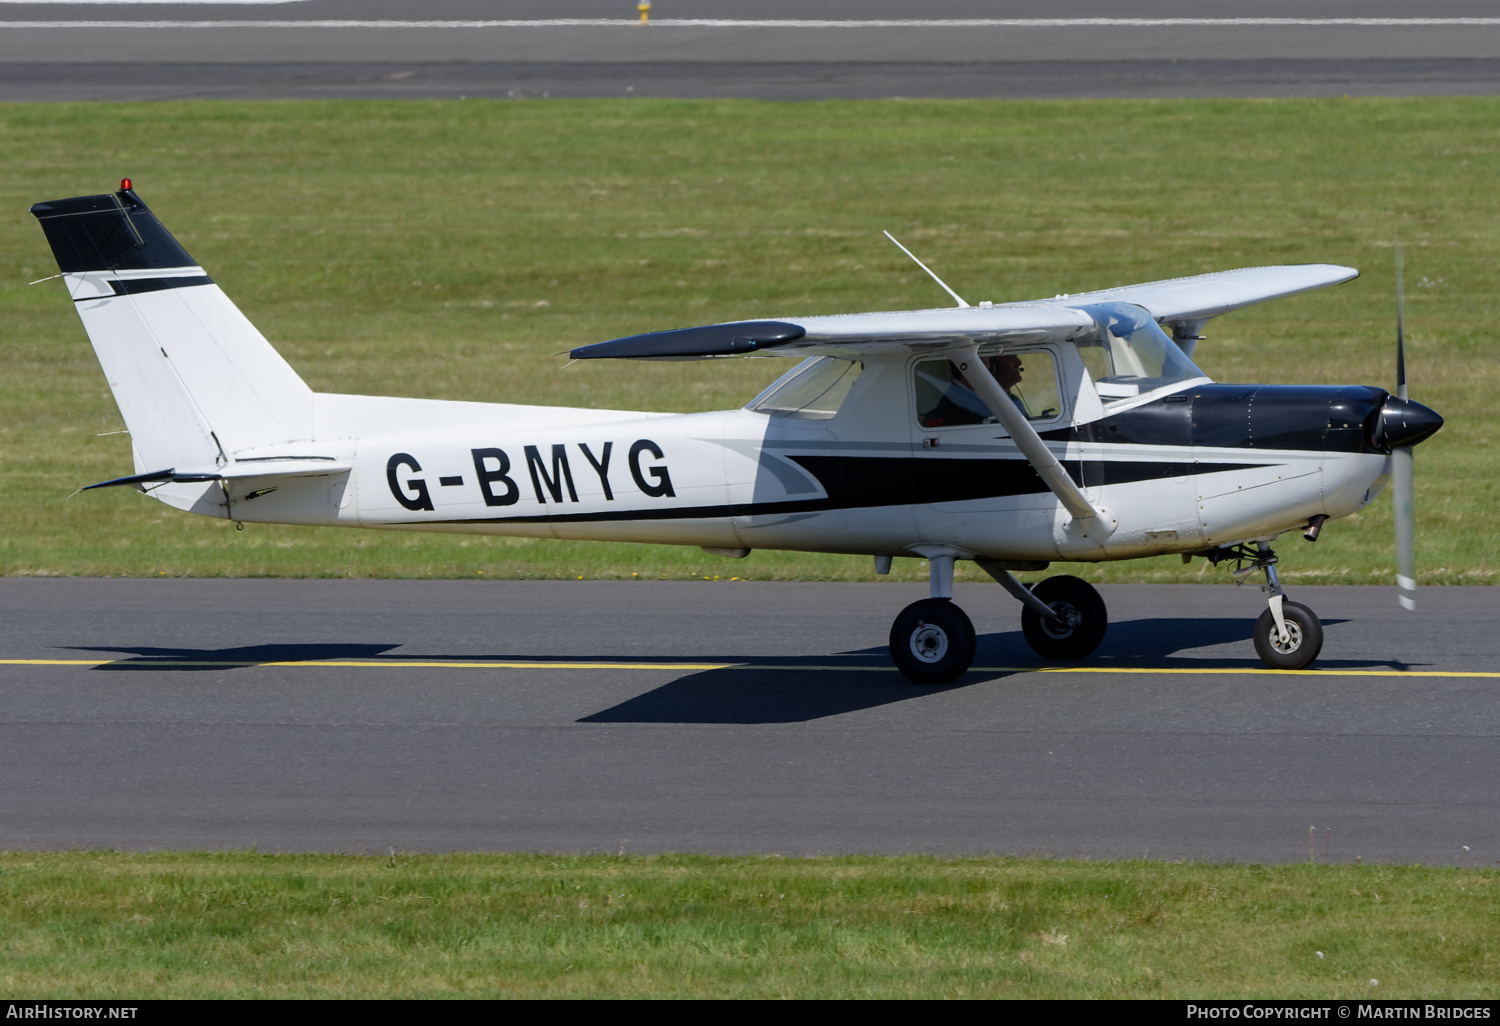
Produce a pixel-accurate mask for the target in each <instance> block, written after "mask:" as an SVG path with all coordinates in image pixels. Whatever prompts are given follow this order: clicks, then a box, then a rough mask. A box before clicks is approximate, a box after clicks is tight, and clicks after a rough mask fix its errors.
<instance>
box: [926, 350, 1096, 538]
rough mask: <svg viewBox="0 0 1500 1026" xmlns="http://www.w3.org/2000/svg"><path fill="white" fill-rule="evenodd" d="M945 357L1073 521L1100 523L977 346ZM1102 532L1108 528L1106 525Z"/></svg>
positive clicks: (1091, 504)
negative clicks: (982, 357) (985, 361)
mask: <svg viewBox="0 0 1500 1026" xmlns="http://www.w3.org/2000/svg"><path fill="white" fill-rule="evenodd" d="M948 358H949V359H951V360H952V361H953V362H954V363H955V364H957V365H958V369H959V371H960V372H962V373H963V375H964V377H965V378H967V379H968V381H969V384H970V385H971V386H973V388H974V391H975V392H976V393H977V394H978V395H979V398H981V399H983V400H984V404H985V405H986V406H988V407H989V410H990V412H991V413H993V414H994V415H995V419H996V420H998V421H999V422H1000V424H1001V426H1002V427H1004V428H1005V430H1006V431H1009V432H1010V437H1011V440H1012V441H1013V442H1015V443H1016V448H1018V449H1020V450H1021V455H1022V456H1025V457H1026V459H1027V461H1028V462H1029V463H1030V464H1031V469H1033V470H1035V471H1036V472H1037V476H1038V477H1040V478H1041V479H1042V481H1043V483H1044V484H1046V486H1047V487H1048V488H1050V489H1052V494H1053V495H1056V496H1057V499H1058V501H1059V502H1061V503H1062V504H1063V507H1064V508H1065V509H1066V510H1067V511H1068V512H1069V513H1071V514H1073V519H1074V520H1075V521H1077V520H1090V521H1094V520H1097V521H1099V525H1098V526H1104V521H1105V518H1103V517H1100V515H1099V510H1097V509H1095V508H1094V505H1093V503H1091V502H1089V500H1088V499H1087V498H1086V497H1085V496H1084V494H1083V492H1082V491H1081V490H1079V488H1078V486H1077V485H1076V484H1074V483H1073V479H1072V478H1071V477H1069V476H1068V473H1067V471H1065V470H1063V468H1062V464H1061V463H1059V462H1057V457H1056V456H1054V455H1052V450H1050V449H1048V448H1047V444H1046V443H1045V442H1043V441H1042V439H1041V436H1040V435H1038V434H1037V433H1036V429H1035V428H1033V427H1032V426H1031V422H1030V421H1028V420H1027V419H1026V418H1025V417H1024V416H1023V415H1022V414H1021V411H1020V410H1019V409H1017V408H1016V404H1015V402H1014V401H1013V400H1012V399H1011V397H1010V396H1009V395H1007V394H1006V392H1005V389H1003V388H1001V387H1000V382H998V381H996V380H995V376H994V375H993V374H991V373H990V369H989V368H988V367H987V366H985V363H984V361H983V360H981V359H980V358H979V347H978V346H976V345H974V344H973V343H972V342H971V343H970V344H969V345H967V346H962V347H960V348H958V349H952V350H949V353H948ZM1092 526H1094V525H1092V524H1091V525H1083V524H1080V525H1079V527H1080V528H1083V529H1084V530H1083V533H1084V534H1086V535H1087V534H1092V533H1093V532H1092V531H1090V530H1088V529H1087V528H1089V527H1092ZM1104 533H1105V534H1108V533H1110V532H1109V530H1108V529H1107V528H1106V530H1105V531H1104Z"/></svg>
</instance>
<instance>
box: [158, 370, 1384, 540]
mask: <svg viewBox="0 0 1500 1026" xmlns="http://www.w3.org/2000/svg"><path fill="white" fill-rule="evenodd" d="M1050 355H1051V356H1052V357H1053V358H1054V359H1055V360H1056V361H1057V362H1058V363H1059V364H1066V362H1067V356H1068V354H1067V351H1066V350H1065V349H1064V350H1060V351H1055V352H1052V353H1051V354H1050ZM921 359H922V358H921V357H918V356H913V357H908V358H901V359H879V360H867V361H864V362H863V364H862V367H861V373H859V375H858V380H857V381H856V382H855V383H854V384H853V386H852V387H851V388H850V389H849V392H848V394H847V396H846V397H844V399H843V400H842V402H841V403H840V404H839V405H838V408H837V409H836V410H835V411H833V412H832V413H831V414H828V413H827V411H818V413H817V415H812V416H808V415H799V414H800V413H801V412H802V411H792V412H791V413H788V412H787V411H784V410H766V409H757V408H753V404H752V408H745V409H739V410H728V411H719V412H711V413H696V414H652V413H631V412H626V411H608V410H588V409H573V408H551V407H531V406H515V405H508V404H486V403H466V402H444V401H432V400H418V399H399V398H378V397H366V396H342V395H317V396H315V397H314V423H315V432H316V438H315V441H314V442H313V443H311V445H310V446H309V451H314V450H315V451H317V452H318V453H320V454H324V455H330V456H334V457H336V458H338V459H341V460H345V461H348V462H351V463H352V469H351V470H350V471H349V472H348V473H346V474H335V475H329V476H326V477H307V478H298V479H293V480H283V481H278V482H277V483H276V487H275V488H274V490H270V491H267V490H265V489H264V482H262V481H259V480H257V479H254V478H250V479H244V480H237V481H226V482H223V483H222V484H221V483H218V482H214V483H209V484H181V483H174V484H168V485H165V486H163V487H162V488H160V489H157V490H156V494H157V495H158V496H159V497H161V498H163V499H165V500H167V501H169V502H171V503H172V504H173V505H177V506H180V507H181V508H184V509H190V510H192V511H194V512H199V513H206V514H209V515H215V516H226V517H229V518H232V519H235V520H239V521H246V522H269V523H278V522H279V523H298V524H329V525H345V526H358V527H370V528H387V529H406V530H428V531H447V532H458V533H474V534H494V535H516V536H529V537H545V538H573V539H590V540H604V541H634V542H661V543H674V544H688V545H701V546H706V547H710V548H714V549H720V550H743V549H756V548H771V549H793V550H805V551H822V552H844V553H860V554H874V555H892V556H898V555H910V554H912V553H913V552H914V551H915V549H916V548H919V547H922V546H930V545H942V546H946V547H949V548H951V549H953V550H955V551H958V552H960V553H965V554H969V555H972V556H978V557H987V558H991V559H1000V560H1011V561H1019V562H1035V561H1040V562H1047V561H1052V560H1113V559H1129V558H1134V557H1139V556H1147V555H1154V554H1161V553H1174V552H1195V551H1201V550H1204V549H1208V548H1212V547H1215V546H1219V545H1228V544H1234V543H1238V542H1241V541H1247V540H1254V539H1262V538H1270V537H1274V536H1275V535H1277V534H1279V533H1281V532H1283V531H1287V530H1291V529H1294V528H1300V527H1302V526H1304V525H1306V524H1307V523H1308V521H1309V520H1310V519H1311V518H1313V517H1316V516H1326V517H1329V518H1337V517H1341V516H1346V515H1348V514H1350V513H1353V512H1355V511H1357V510H1359V509H1360V508H1362V507H1363V506H1364V505H1366V504H1368V503H1369V502H1370V501H1371V500H1372V499H1373V498H1374V497H1375V495H1376V494H1378V493H1379V491H1380V489H1381V487H1382V486H1383V485H1384V483H1385V481H1386V478H1387V476H1388V474H1389V469H1388V453H1387V451H1385V449H1384V448H1383V446H1382V445H1381V443H1380V438H1379V437H1378V422H1379V419H1380V413H1381V410H1382V409H1383V404H1385V403H1386V402H1387V399H1388V397H1387V393H1385V392H1384V391H1382V390H1380V389H1376V388H1365V387H1319V386H1263V385H1244V386H1241V385H1224V384H1214V383H1212V382H1209V381H1208V380H1207V379H1204V378H1199V379H1197V380H1194V381H1189V382H1184V383H1181V384H1180V385H1178V386H1176V387H1174V388H1169V389H1166V390H1163V391H1161V392H1158V393H1156V394H1147V395H1144V396H1137V397H1131V398H1126V399H1114V400H1112V401H1110V402H1109V404H1108V405H1107V406H1106V405H1105V403H1103V402H1101V400H1100V399H1099V397H1098V391H1097V389H1094V388H1093V386H1092V382H1091V381H1090V380H1089V379H1088V377H1087V375H1083V376H1082V380H1081V381H1080V383H1079V384H1080V387H1079V388H1076V389H1073V390H1072V391H1071V392H1070V391H1069V390H1068V389H1067V388H1066V387H1065V388H1064V389H1063V390H1062V392H1063V399H1062V401H1061V403H1060V406H1059V408H1058V409H1057V410H1056V411H1055V416H1054V417H1053V418H1052V422H1051V423H1049V422H1048V421H1047V420H1046V419H1045V418H1044V419H1043V420H1042V421H1041V422H1040V423H1039V424H1038V431H1039V433H1040V435H1041V437H1042V438H1043V439H1044V440H1045V442H1046V444H1047V446H1048V448H1049V449H1050V450H1051V451H1052V452H1053V453H1054V454H1055V455H1056V456H1057V458H1058V459H1059V460H1060V461H1061V462H1062V464H1063V466H1064V467H1065V468H1066V469H1067V472H1068V474H1069V475H1070V476H1071V477H1073V479H1074V481H1075V482H1076V483H1077V484H1079V485H1080V486H1082V488H1083V490H1084V493H1085V494H1086V495H1087V496H1088V497H1089V498H1090V499H1091V500H1092V501H1093V502H1094V503H1095V504H1096V505H1098V506H1099V507H1101V508H1102V509H1103V510H1105V511H1107V514H1108V516H1109V517H1111V518H1112V520H1113V525H1112V527H1111V529H1110V531H1109V532H1108V534H1107V536H1104V537H1098V536H1092V537H1085V536H1081V535H1079V534H1078V533H1076V532H1074V531H1070V530H1068V521H1069V517H1068V514H1067V513H1066V511H1065V510H1063V509H1062V508H1061V506H1060V505H1059V503H1058V501H1057V499H1056V497H1054V495H1053V494H1052V493H1051V492H1050V491H1049V490H1048V489H1047V487H1046V486H1045V485H1044V484H1043V483H1042V481H1041V480H1040V478H1038V476H1037V474H1036V473H1035V472H1034V471H1033V470H1032V469H1031V466H1030V465H1029V464H1028V463H1027V462H1026V460H1025V459H1024V458H1022V456H1021V455H1020V453H1019V451H1018V450H1017V448H1016V446H1015V444H1014V443H1013V442H1012V441H1011V440H1010V438H1009V437H1007V436H1006V435H1005V433H1004V432H1003V430H1001V429H1000V428H999V426H998V425H996V424H994V423H973V424H957V425H951V426H937V427H933V426H925V425H924V424H923V423H921V422H920V420H919V418H918V417H917V416H916V413H915V409H916V408H915V405H914V404H915V403H916V402H918V401H919V400H917V399H916V398H914V395H913V385H912V382H913V373H912V368H913V366H914V365H915V364H916V363H917V362H918V361H920V360H921ZM1064 378H1065V379H1066V375H1064ZM1086 389H1087V390H1088V391H1086ZM769 391H772V390H768V392H769ZM286 454H287V455H296V454H295V453H291V452H290V451H286ZM257 492H259V494H256V493H257Z"/></svg>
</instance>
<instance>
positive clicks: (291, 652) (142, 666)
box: [70, 643, 401, 670]
mask: <svg viewBox="0 0 1500 1026" xmlns="http://www.w3.org/2000/svg"><path fill="white" fill-rule="evenodd" d="M400 647H401V646H400V644H394V645H357V644H337V643H334V644H322V645H245V646H242V647H240V648H151V647H147V646H134V645H73V646H70V648H71V650H72V651H74V652H129V653H131V655H130V656H129V657H127V658H123V659H117V660H115V661H114V662H111V663H104V664H102V665H100V666H95V667H93V669H95V670H224V669H230V668H233V667H234V666H236V665H242V666H255V665H258V664H260V663H282V662H304V661H311V660H321V659H373V658H374V657H376V656H378V655H381V654H382V653H384V652H389V651H390V650H391V649H393V648H400Z"/></svg>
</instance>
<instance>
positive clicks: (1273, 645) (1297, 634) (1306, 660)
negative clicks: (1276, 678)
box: [1255, 602, 1323, 670]
mask: <svg viewBox="0 0 1500 1026" xmlns="http://www.w3.org/2000/svg"><path fill="white" fill-rule="evenodd" d="M1281 615H1282V618H1283V619H1285V620H1286V632H1287V634H1288V635H1290V638H1289V640H1288V641H1287V642H1286V644H1282V642H1281V637H1280V636H1279V635H1278V634H1277V633H1276V619H1275V617H1273V616H1272V615H1271V611H1270V610H1269V609H1267V610H1266V611H1265V612H1264V613H1261V614H1260V619H1258V620H1256V621H1255V654H1256V655H1258V656H1260V658H1261V661H1262V662H1264V663H1265V664H1266V665H1267V666H1270V667H1272V668H1274V669H1277V670H1301V669H1305V668H1306V667H1307V666H1309V665H1311V663H1312V661H1313V660H1314V659H1316V658H1318V653H1319V652H1321V651H1322V650H1323V624H1322V623H1320V622H1319V620H1318V617H1317V614H1316V613H1314V612H1313V611H1312V610H1311V609H1308V608H1307V607H1306V606H1304V605H1303V604H1302V603H1300V602H1283V603H1282V604H1281Z"/></svg>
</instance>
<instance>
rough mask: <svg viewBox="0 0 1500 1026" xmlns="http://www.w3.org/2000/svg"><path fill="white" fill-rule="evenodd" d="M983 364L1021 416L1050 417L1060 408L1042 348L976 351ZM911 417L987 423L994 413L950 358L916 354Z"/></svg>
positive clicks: (1053, 370)
mask: <svg viewBox="0 0 1500 1026" xmlns="http://www.w3.org/2000/svg"><path fill="white" fill-rule="evenodd" d="M980 359H982V360H984V362H985V366H987V367H988V368H989V369H990V373H991V374H993V375H994V376H995V380H996V381H998V382H999V383H1000V387H1001V388H1003V389H1005V393H1006V394H1007V395H1008V396H1010V400H1011V402H1013V403H1015V405H1016V409H1018V410H1020V411H1021V413H1022V415H1023V416H1025V418H1026V419H1027V420H1051V419H1052V418H1053V417H1056V416H1057V415H1058V414H1060V413H1061V412H1062V397H1061V395H1060V393H1059V391H1058V387H1057V367H1056V363H1055V362H1054V360H1053V358H1052V354H1051V353H1048V352H1045V351H1036V352H1023V353H1002V354H1001V355H999V356H982V357H980ZM913 375H914V378H913V384H914V385H915V391H916V398H917V422H918V423H919V424H921V425H922V426H923V427H927V428H937V427H954V426H957V425H961V424H993V423H995V417H994V415H993V414H991V413H990V411H989V408H988V407H987V406H985V404H984V400H982V399H980V398H979V396H978V395H976V394H975V393H974V390H973V389H972V388H970V387H969V382H968V380H967V379H966V378H965V377H964V375H963V373H962V372H961V371H960V370H959V369H958V367H957V366H955V365H954V364H953V362H952V361H951V360H947V359H940V360H922V361H920V362H918V363H917V364H916V365H915V367H914V368H913Z"/></svg>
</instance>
